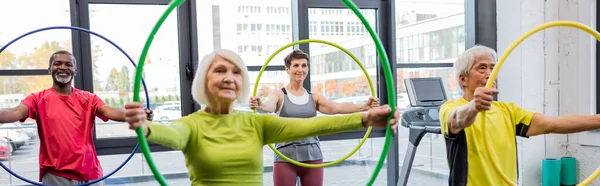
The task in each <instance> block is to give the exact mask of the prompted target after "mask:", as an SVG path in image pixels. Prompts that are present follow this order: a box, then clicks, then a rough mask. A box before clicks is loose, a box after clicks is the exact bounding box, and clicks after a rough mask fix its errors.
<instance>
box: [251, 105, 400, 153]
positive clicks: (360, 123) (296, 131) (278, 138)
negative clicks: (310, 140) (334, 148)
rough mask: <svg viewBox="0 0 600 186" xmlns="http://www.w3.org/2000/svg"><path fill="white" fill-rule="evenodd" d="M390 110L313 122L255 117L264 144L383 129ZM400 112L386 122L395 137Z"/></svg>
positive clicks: (320, 119) (372, 111) (320, 117)
mask: <svg viewBox="0 0 600 186" xmlns="http://www.w3.org/2000/svg"><path fill="white" fill-rule="evenodd" d="M391 111H392V109H391V108H390V107H389V106H387V105H384V106H381V107H377V108H373V109H370V110H369V111H368V112H367V113H355V114H349V115H338V116H317V117H312V118H283V117H276V116H273V115H262V114H259V115H255V117H256V118H255V119H256V122H258V124H259V125H262V128H263V135H262V136H263V141H264V142H265V144H270V143H278V142H286V141H294V140H298V139H302V138H306V137H309V136H319V135H326V134H333V133H339V132H344V131H349V130H356V129H360V128H364V127H371V126H372V127H379V128H386V127H387V126H388V125H387V124H388V117H389V116H390V114H392V113H391ZM399 114H400V112H399V111H398V110H396V112H395V113H393V118H392V119H391V120H390V121H389V124H391V129H392V130H393V132H394V133H396V126H397V124H398V118H399Z"/></svg>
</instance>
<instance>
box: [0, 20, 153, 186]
mask: <svg viewBox="0 0 600 186" xmlns="http://www.w3.org/2000/svg"><path fill="white" fill-rule="evenodd" d="M58 29H69V30H76V31H81V32H86V33H88V34H92V35H95V36H97V37H99V38H101V39H103V40H105V41H106V42H108V43H110V44H111V45H113V46H114V47H115V48H117V49H118V50H119V51H121V53H123V55H125V57H127V59H128V60H129V61H130V62H131V64H132V65H133V66H134V67H135V66H136V65H135V62H133V59H131V57H129V54H127V53H126V52H125V51H124V50H123V49H122V48H121V47H119V45H117V44H116V43H114V42H112V41H111V40H109V39H108V38H106V37H104V36H102V35H100V34H98V33H96V32H92V31H90V30H87V29H83V28H79V27H73V26H53V27H45V28H41V29H36V30H33V31H30V32H27V33H25V34H23V35H21V36H19V37H17V38H15V39H13V40H11V41H10V42H8V43H7V44H6V45H4V46H3V47H2V48H0V53H2V52H3V51H4V50H5V49H6V48H7V47H8V46H10V45H11V44H13V43H14V42H16V41H18V40H19V39H21V38H24V37H26V36H28V35H31V34H34V33H38V32H42V31H46V30H58ZM142 82H143V84H144V92H145V93H146V107H147V108H148V109H150V98H149V96H148V90H147V89H146V82H144V81H143V80H142ZM138 91H139V89H138ZM139 145H140V144H139V143H138V144H137V145H136V146H135V148H133V151H132V152H131V154H129V157H127V159H126V160H125V162H123V163H122V164H121V165H119V167H117V169H115V170H114V171H112V172H111V173H109V174H107V175H106V176H104V177H101V178H98V179H96V180H93V181H90V182H88V183H85V184H81V185H82V186H83V185H91V184H95V183H98V182H100V181H102V180H104V179H106V178H108V177H110V176H112V175H113V174H115V173H116V172H117V171H119V170H121V168H123V166H125V164H127V162H129V160H131V158H132V157H133V155H134V154H135V152H137V150H138V148H139ZM0 166H1V167H2V168H4V170H6V172H8V173H10V174H12V175H13V176H15V177H17V178H19V179H20V180H22V181H24V182H27V183H29V184H33V185H42V186H43V185H44V184H42V183H38V182H35V181H31V180H29V179H27V178H24V177H22V176H20V175H18V174H17V173H15V172H13V171H12V170H10V169H9V168H8V167H6V166H5V165H4V164H3V163H2V162H0Z"/></svg>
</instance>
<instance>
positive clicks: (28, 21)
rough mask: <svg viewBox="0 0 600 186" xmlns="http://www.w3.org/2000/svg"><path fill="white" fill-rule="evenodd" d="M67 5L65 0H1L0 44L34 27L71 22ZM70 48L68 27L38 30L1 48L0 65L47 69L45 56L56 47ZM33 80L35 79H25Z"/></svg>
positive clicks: (47, 63)
mask: <svg viewBox="0 0 600 186" xmlns="http://www.w3.org/2000/svg"><path fill="white" fill-rule="evenodd" d="M32 5H35V6H32ZM69 8H70V5H69V1H64V0H33V1H2V3H1V5H0V17H2V26H1V27H0V47H1V46H3V45H5V44H7V43H8V42H10V41H11V40H13V39H15V38H16V37H18V36H20V35H22V34H25V33H27V32H29V31H32V30H34V29H39V28H42V27H49V26H56V25H71V18H70V12H69V11H70V10H69ZM24 9H26V11H24ZM71 48H72V47H71V30H64V29H62V30H50V31H43V32H39V33H36V34H32V35H29V36H27V37H25V38H22V39H20V40H19V41H17V42H16V43H14V44H12V45H10V46H9V47H8V48H7V49H6V50H5V51H3V52H2V54H0V68H1V69H3V70H7V69H48V65H49V61H48V59H49V57H50V55H51V54H52V53H54V52H55V51H57V50H68V51H71ZM34 80H39V79H31V80H27V82H33V81H34ZM26 84H27V83H26ZM26 84H24V85H26ZM40 90H41V89H40Z"/></svg>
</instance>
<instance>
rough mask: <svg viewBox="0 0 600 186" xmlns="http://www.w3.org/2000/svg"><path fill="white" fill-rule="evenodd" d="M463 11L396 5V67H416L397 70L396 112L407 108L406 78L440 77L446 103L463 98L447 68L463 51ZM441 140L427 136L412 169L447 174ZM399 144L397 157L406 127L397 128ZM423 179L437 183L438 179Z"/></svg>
mask: <svg viewBox="0 0 600 186" xmlns="http://www.w3.org/2000/svg"><path fill="white" fill-rule="evenodd" d="M464 7H465V4H464V1H448V2H431V3H423V2H419V1H396V7H395V8H396V17H395V19H396V26H395V28H396V38H395V42H396V63H399V64H404V63H415V66H411V68H397V69H396V79H397V88H398V92H397V93H398V95H397V100H396V101H397V106H398V108H399V110H403V109H406V108H407V106H408V105H409V104H410V102H409V99H408V95H407V94H406V87H405V85H404V80H405V79H406V78H419V77H421V78H423V77H441V78H442V79H443V80H444V82H445V83H446V87H445V88H446V91H447V95H448V96H449V97H448V98H449V99H459V98H460V97H461V96H462V90H461V89H460V87H459V84H458V82H457V79H456V74H455V72H454V69H453V68H448V64H452V63H453V62H454V61H455V59H456V57H457V56H458V54H460V53H461V52H463V51H464V50H465V38H466V34H465V28H464V27H465V24H464V23H465V22H464V20H465V13H464V12H465V8H464ZM420 63H436V64H440V65H439V66H440V67H428V68H424V66H419V64H420ZM424 65H425V64H424ZM429 65H431V64H429ZM442 65H444V66H446V67H441V66H442ZM398 66H401V65H398ZM442 139H443V136H440V135H439V134H426V135H425V136H424V137H423V139H422V141H421V143H420V145H419V147H418V149H417V152H416V155H415V159H414V162H413V166H416V165H420V166H419V168H418V169H419V170H423V171H425V172H444V173H447V172H448V163H447V160H446V152H445V150H444V149H445V144H444V142H443V140H442ZM398 140H399V141H398V143H399V147H400V148H399V149H398V150H399V151H398V153H400V154H401V155H402V154H404V153H406V148H407V144H408V143H409V142H408V129H407V128H406V127H398ZM413 170H414V168H413ZM445 176H447V175H445ZM426 177H427V179H431V180H439V177H437V176H426ZM413 181H418V180H416V178H413V177H412V176H411V178H409V182H413ZM446 181H447V180H446ZM437 183H439V184H433V185H442V184H447V183H445V182H443V181H440V182H437Z"/></svg>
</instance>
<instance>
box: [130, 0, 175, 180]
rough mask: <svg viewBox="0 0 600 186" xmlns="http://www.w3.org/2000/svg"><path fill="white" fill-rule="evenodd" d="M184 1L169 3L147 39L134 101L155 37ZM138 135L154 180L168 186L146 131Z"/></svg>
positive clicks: (136, 98) (136, 130)
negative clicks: (154, 156) (155, 158)
mask: <svg viewBox="0 0 600 186" xmlns="http://www.w3.org/2000/svg"><path fill="white" fill-rule="evenodd" d="M183 1H184V0H173V1H171V2H170V3H169V6H168V7H167V9H166V10H165V12H164V13H163V14H162V15H161V16H160V18H159V19H158V22H156V24H155V25H154V27H153V28H152V31H151V32H150V35H149V36H148V39H146V44H144V49H143V50H142V54H141V55H140V60H139V61H138V66H137V67H136V68H135V79H134V81H133V101H135V102H139V101H140V94H139V92H140V82H141V80H142V73H143V71H144V61H145V59H146V56H147V55H148V50H149V49H150V45H151V44H152V40H154V35H156V32H158V29H160V27H161V26H162V24H163V22H165V20H166V19H167V17H169V14H170V13H171V12H172V11H173V10H174V9H175V8H177V7H178V6H179V5H181V3H183ZM135 132H136V133H137V139H138V141H139V144H141V146H142V152H143V153H144V157H145V158H146V162H148V167H150V170H152V174H154V178H156V181H158V183H160V185H161V186H166V185H167V182H166V181H165V177H163V176H162V175H161V174H160V172H158V168H156V165H155V164H154V160H153V159H152V155H151V154H150V153H151V152H150V147H149V146H148V141H147V140H146V136H145V135H144V130H143V129H142V127H138V128H136V129H135Z"/></svg>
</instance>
